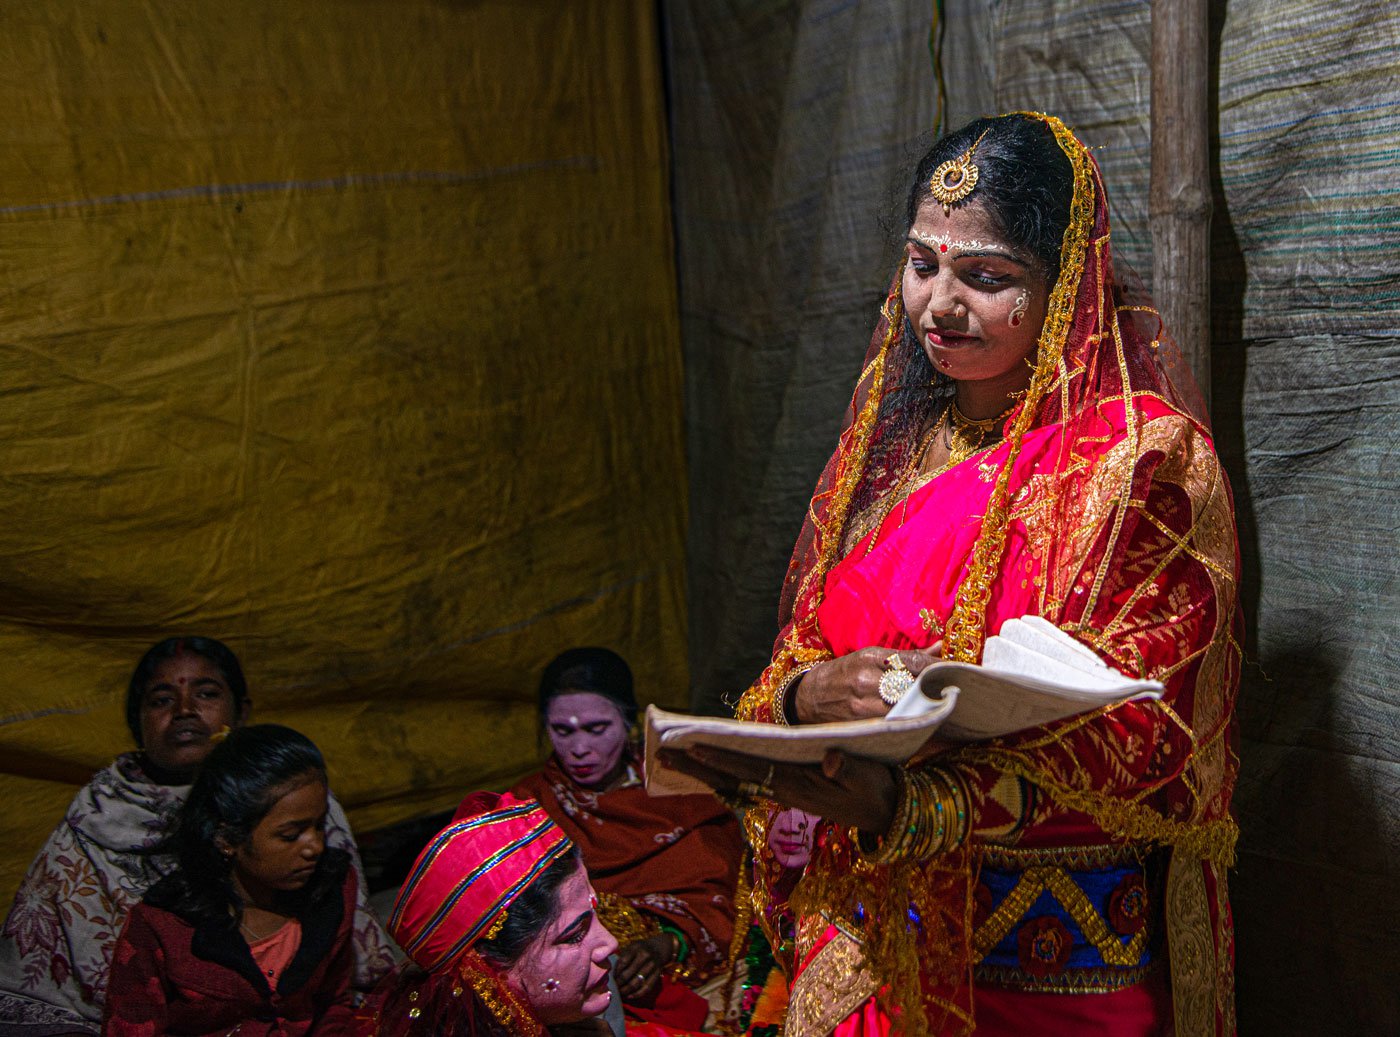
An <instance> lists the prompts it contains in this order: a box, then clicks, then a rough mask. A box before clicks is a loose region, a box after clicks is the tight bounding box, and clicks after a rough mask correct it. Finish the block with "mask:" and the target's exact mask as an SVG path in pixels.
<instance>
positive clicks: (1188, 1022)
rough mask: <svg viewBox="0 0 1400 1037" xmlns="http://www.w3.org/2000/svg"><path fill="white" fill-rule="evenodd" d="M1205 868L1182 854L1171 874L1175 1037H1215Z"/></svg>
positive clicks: (1170, 950)
mask: <svg viewBox="0 0 1400 1037" xmlns="http://www.w3.org/2000/svg"><path fill="white" fill-rule="evenodd" d="M1204 867H1205V862H1203V861H1201V860H1197V859H1195V858H1193V857H1191V856H1190V855H1188V854H1184V853H1181V852H1180V851H1177V852H1176V853H1173V854H1172V861H1171V865H1170V866H1169V867H1168V869H1167V951H1168V954H1169V955H1170V957H1171V968H1172V1004H1173V1007H1174V1009H1175V1012H1176V1037H1214V1035H1215V1002H1216V978H1217V977H1216V963H1215V947H1214V943H1213V940H1212V935H1213V934H1212V932H1211V925H1210V901H1209V900H1208V899H1207V898H1206V879H1205V872H1204V871H1203V870H1202V869H1203V868H1204Z"/></svg>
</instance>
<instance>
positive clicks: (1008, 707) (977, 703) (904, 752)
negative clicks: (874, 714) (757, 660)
mask: <svg viewBox="0 0 1400 1037" xmlns="http://www.w3.org/2000/svg"><path fill="white" fill-rule="evenodd" d="M1164 690H1165V689H1164V688H1163V687H1162V685H1161V684H1160V683H1158V682H1157V681H1146V680H1134V679H1133V678H1131V677H1125V676H1123V675H1122V674H1121V673H1119V672H1118V671H1117V670H1114V669H1111V668H1110V667H1109V666H1108V665H1107V664H1106V663H1104V661H1103V660H1102V659H1100V658H1099V657H1098V656H1097V655H1095V654H1094V653H1093V652H1092V651H1091V650H1090V649H1089V648H1087V647H1086V646H1085V645H1083V644H1081V643H1080V642H1078V641H1076V640H1075V639H1074V638H1072V637H1070V636H1069V635H1068V634H1066V633H1065V632H1064V631H1062V630H1060V629H1059V628H1058V627H1056V626H1055V625H1054V624H1053V623H1050V622H1049V621H1048V620H1045V619H1042V618H1041V617H1040V616H1024V617H1022V618H1021V619H1009V620H1007V621H1006V622H1005V623H1003V624H1002V627H1001V632H1000V633H998V634H997V635H996V636H994V637H989V638H987V642H986V645H985V646H984V647H983V650H982V663H981V665H977V664H975V663H959V662H937V663H934V664H933V665H931V666H929V667H928V668H927V669H925V670H924V671H923V672H922V673H920V674H919V677H918V679H917V680H916V681H915V682H914V686H913V687H911V688H910V689H909V691H908V693H907V694H905V696H904V698H902V699H901V700H900V701H899V704H898V705H896V706H895V707H894V708H893V709H891V710H890V711H889V713H888V714H887V715H886V716H884V717H881V718H878V719H873V720H846V721H841V722H839V723H830V724H804V725H802V726H800V727H783V726H781V725H777V724H755V723H751V722H749V721H745V720H724V719H720V718H716V717H695V716H687V715H685V714H682V713H670V712H667V711H666V710H664V709H658V708H657V707H656V706H648V707H647V715H646V776H647V791H648V792H650V793H651V794H652V795H654V796H671V795H679V794H682V793H687V792H707V791H709V789H708V787H707V786H705V785H704V784H702V783H701V782H699V781H696V780H695V779H693V778H690V777H688V776H686V775H684V774H680V773H678V772H676V771H671V770H665V769H663V768H662V767H661V765H660V763H658V762H657V760H656V753H657V751H658V750H659V749H660V748H662V747H663V746H664V747H666V748H668V749H670V748H676V749H683V748H686V747H688V746H692V745H707V746H712V747H714V748H716V749H728V750H730V751H731V752H736V753H747V754H748V755H750V756H761V757H763V758H764V759H768V760H774V761H777V762H779V763H819V762H820V761H821V759H822V757H823V756H824V755H825V754H826V751H827V750H828V749H841V750H844V751H846V752H849V753H851V754H852V755H854V756H868V757H871V758H873V759H876V760H882V761H884V762H886V763H903V762H904V761H905V760H907V759H909V758H910V757H911V756H913V755H914V754H915V753H916V752H918V751H919V749H920V748H921V747H922V746H923V745H924V743H926V742H927V741H928V740H929V739H930V738H931V737H933V735H934V734H935V733H937V735H938V737H939V738H941V739H943V740H945V741H949V742H980V741H984V740H986V739H988V738H997V737H1000V736H1001V735H1008V734H1012V733H1014V732H1016V731H1022V730H1025V729H1026V728H1030V727H1040V726H1041V725H1044V724H1050V723H1054V722H1055V721H1056V720H1063V719H1064V718H1066V717H1071V716H1075V715H1077V714H1079V713H1087V712H1090V711H1091V710H1095V709H1100V708H1102V707H1104V706H1111V705H1114V704H1116V703H1118V702H1123V701H1125V700H1127V699H1133V698H1161V697H1162V692H1163V691H1164Z"/></svg>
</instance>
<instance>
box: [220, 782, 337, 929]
mask: <svg viewBox="0 0 1400 1037" xmlns="http://www.w3.org/2000/svg"><path fill="white" fill-rule="evenodd" d="M325 850H326V785H325V782H323V781H321V780H320V778H319V777H310V778H309V780H305V781H301V782H298V783H294V784H292V785H290V786H288V787H287V790H286V791H285V792H283V793H282V795H281V796H279V797H278V798H277V801H276V802H275V803H273V804H272V809H270V810H269V811H268V812H267V815H266V816H265V817H264V818H263V819H262V820H261V821H259V822H258V823H257V826H256V827H255V828H254V829H253V831H252V832H251V833H250V834H249V836H248V839H247V841H246V842H244V843H243V845H241V846H236V847H234V848H233V870H234V877H235V878H236V879H237V880H238V881H239V883H240V884H241V885H242V886H243V888H244V889H245V890H247V891H248V893H250V894H251V895H252V897H253V900H254V901H255V902H257V901H258V900H260V899H262V897H263V896H265V895H268V894H271V893H278V892H280V893H285V892H289V891H291V890H296V889H301V888H302V887H303V886H305V885H306V884H307V883H308V882H310V881H311V875H312V873H313V872H315V870H316V863H317V862H318V861H319V860H320V859H321V854H322V853H324V852H325Z"/></svg>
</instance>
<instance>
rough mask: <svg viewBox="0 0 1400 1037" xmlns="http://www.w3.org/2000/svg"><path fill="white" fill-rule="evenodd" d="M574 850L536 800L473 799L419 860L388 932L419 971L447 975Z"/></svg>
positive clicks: (491, 796)
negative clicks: (444, 971)
mask: <svg viewBox="0 0 1400 1037" xmlns="http://www.w3.org/2000/svg"><path fill="white" fill-rule="evenodd" d="M572 847H573V844H572V843H571V842H570V841H569V839H568V837H567V836H565V835H564V832H563V831H562V830H561V829H560V828H559V826H558V825H556V824H555V823H554V822H553V821H551V820H550V818H549V815H548V814H546V813H545V812H544V810H543V808H541V807H540V805H539V804H538V803H536V802H535V801H534V800H532V799H526V800H519V799H515V798H514V797H513V796H510V795H509V794H506V795H504V796H497V795H496V794H495V793H491V792H480V793H477V794H476V795H475V796H473V797H471V798H470V799H469V800H467V802H466V803H464V804H463V806H462V809H461V810H459V811H458V812H457V817H456V818H455V819H454V820H453V822H452V824H450V825H448V826H447V827H446V828H444V829H443V830H442V831H441V832H439V833H438V834H437V836H436V837H434V839H433V841H432V842H431V843H429V844H428V846H427V847H426V848H425V849H424V850H423V852H422V853H421V854H419V856H418V860H417V861H415V862H414V865H413V870H412V871H411V872H409V876H408V878H407V880H405V882H404V884H403V889H402V890H401V891H400V892H399V897H398V900H397V901H396V902H395V903H394V912H393V914H392V915H390V916H389V932H390V934H391V935H392V936H393V937H394V939H395V940H397V941H398V942H399V945H400V946H401V947H402V948H403V949H404V952H405V953H406V954H407V955H408V956H409V957H410V958H412V959H413V961H414V962H415V963H416V964H418V965H419V966H421V967H422V968H424V969H427V970H429V971H434V970H440V969H445V968H448V967H450V966H451V965H452V964H453V963H454V962H456V961H457V960H458V959H459V958H460V957H461V956H462V954H463V953H465V952H466V951H467V950H468V949H469V948H471V947H472V946H473V945H474V944H475V943H476V942H477V941H478V940H480V939H482V938H483V937H485V936H487V935H489V934H490V933H491V932H492V931H493V929H494V928H495V927H497V926H499V924H500V923H501V921H502V920H503V919H504V918H505V914H506V910H507V909H508V908H509V907H510V905H511V902H512V901H514V900H515V898H516V897H518V896H520V894H521V893H523V892H524V891H525V890H526V889H527V888H529V886H530V884H531V883H532V882H534V881H535V880H536V879H538V878H539V877H540V875H542V874H543V873H544V872H545V870H546V869H548V868H549V866H550V865H551V864H552V863H554V861H556V860H558V859H559V858H560V857H562V856H563V855H564V854H566V853H568V852H569V850H570V849H571V848H572Z"/></svg>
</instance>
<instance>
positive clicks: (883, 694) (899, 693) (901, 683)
mask: <svg viewBox="0 0 1400 1037" xmlns="http://www.w3.org/2000/svg"><path fill="white" fill-rule="evenodd" d="M913 685H914V675H913V674H912V673H910V672H909V667H907V666H905V665H904V660H903V659H901V658H900V657H899V653H898V652H891V653H890V657H889V658H888V659H886V660H885V672H884V673H882V674H880V689H879V690H880V698H881V700H882V701H884V702H885V704H886V705H890V706H893V705H895V704H896V703H897V702H899V700H900V699H902V698H904V696H905V695H907V694H908V693H909V689H910V688H911V687H913Z"/></svg>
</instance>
